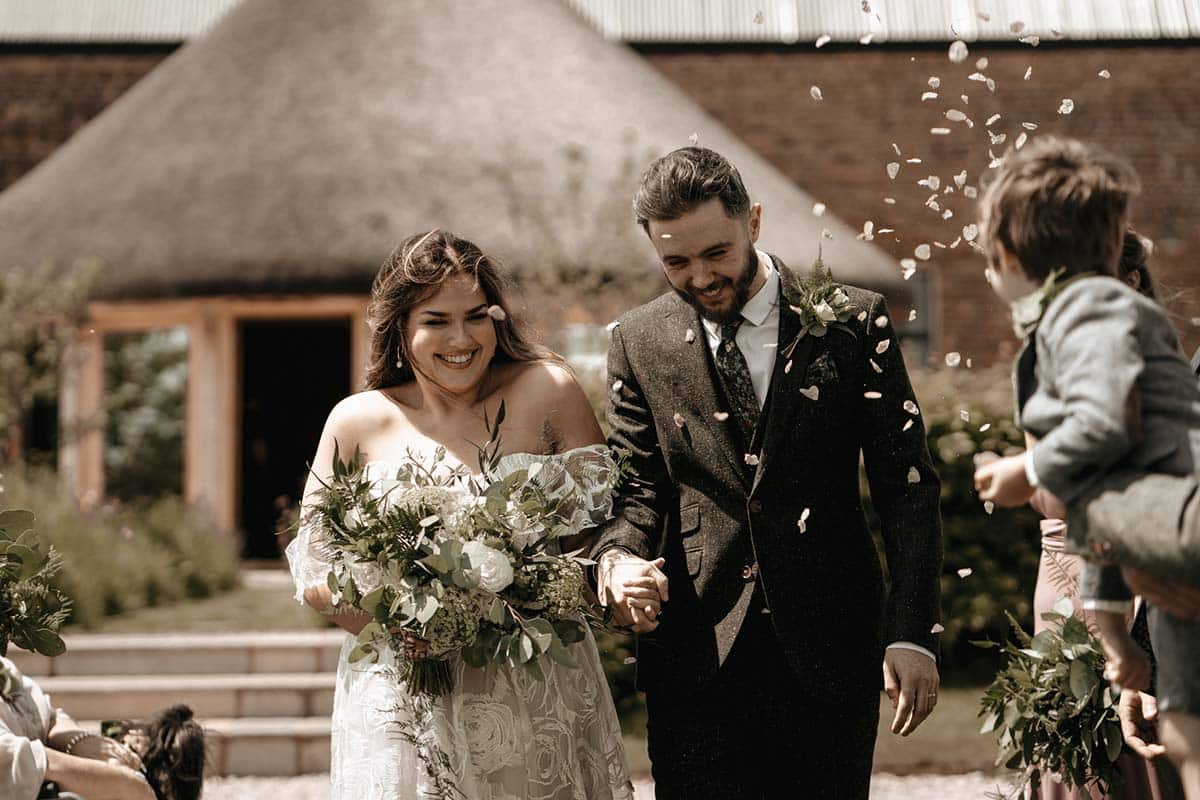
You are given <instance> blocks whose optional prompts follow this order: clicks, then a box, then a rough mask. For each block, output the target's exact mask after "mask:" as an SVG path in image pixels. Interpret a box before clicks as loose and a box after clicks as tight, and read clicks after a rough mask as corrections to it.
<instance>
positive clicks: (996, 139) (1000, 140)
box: [987, 131, 1008, 144]
mask: <svg viewBox="0 0 1200 800" xmlns="http://www.w3.org/2000/svg"><path fill="white" fill-rule="evenodd" d="M987 135H988V139H989V140H991V143H992V144H1004V140H1005V139H1007V138H1008V134H1007V133H992V132H991V131H988V132H987Z"/></svg>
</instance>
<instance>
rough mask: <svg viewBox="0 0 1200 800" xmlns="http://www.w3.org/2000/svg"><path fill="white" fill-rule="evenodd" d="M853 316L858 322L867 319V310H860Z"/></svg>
mask: <svg viewBox="0 0 1200 800" xmlns="http://www.w3.org/2000/svg"><path fill="white" fill-rule="evenodd" d="M854 318H855V319H857V320H858V321H859V322H866V321H867V312H865V311H860V312H858V314H857V315H856V316H855V317H854Z"/></svg>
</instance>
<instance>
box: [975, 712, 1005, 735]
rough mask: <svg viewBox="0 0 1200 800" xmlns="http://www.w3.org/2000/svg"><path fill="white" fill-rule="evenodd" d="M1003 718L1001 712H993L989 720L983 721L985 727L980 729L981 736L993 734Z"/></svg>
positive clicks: (988, 717) (989, 715)
mask: <svg viewBox="0 0 1200 800" xmlns="http://www.w3.org/2000/svg"><path fill="white" fill-rule="evenodd" d="M1000 719H1001V716H1000V712H999V711H993V712H992V713H990V714H988V716H987V719H985V720H984V721H983V727H982V728H980V729H979V732H980V733H981V734H984V733H991V732H992V731H994V730H996V724H997V723H998V722H1000Z"/></svg>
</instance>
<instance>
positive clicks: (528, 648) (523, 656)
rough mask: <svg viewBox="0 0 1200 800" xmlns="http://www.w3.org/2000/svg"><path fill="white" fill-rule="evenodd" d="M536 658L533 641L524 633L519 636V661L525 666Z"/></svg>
mask: <svg viewBox="0 0 1200 800" xmlns="http://www.w3.org/2000/svg"><path fill="white" fill-rule="evenodd" d="M533 656H534V647H533V640H532V639H530V638H529V636H527V635H526V634H524V633H520V634H518V635H517V660H518V662H519V663H521V664H525V663H527V662H528V661H529V659H531V658H533Z"/></svg>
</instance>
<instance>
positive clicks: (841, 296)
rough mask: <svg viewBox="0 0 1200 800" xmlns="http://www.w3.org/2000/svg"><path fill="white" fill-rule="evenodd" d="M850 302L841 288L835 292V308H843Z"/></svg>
mask: <svg viewBox="0 0 1200 800" xmlns="http://www.w3.org/2000/svg"><path fill="white" fill-rule="evenodd" d="M849 302H850V297H849V296H848V295H847V294H846V293H845V292H843V291H842V290H841V288H840V287H839V288H837V289H834V290H833V304H834V305H835V306H842V305H845V304H846V303H849Z"/></svg>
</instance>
